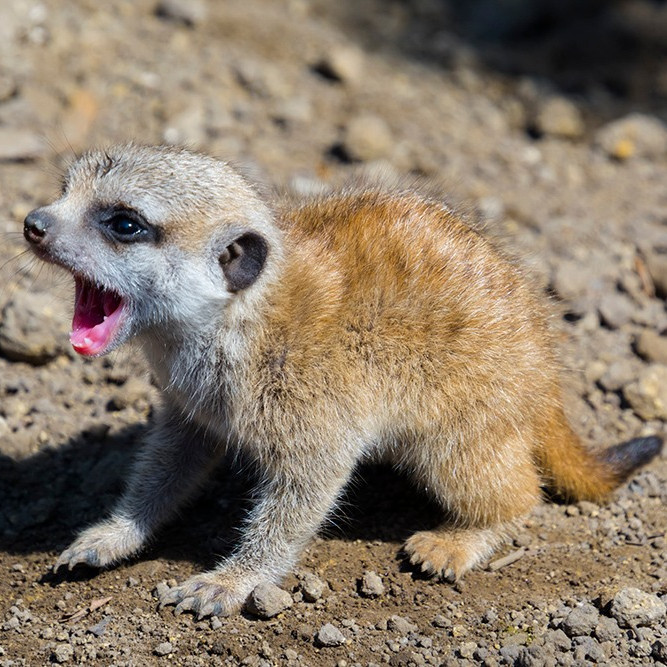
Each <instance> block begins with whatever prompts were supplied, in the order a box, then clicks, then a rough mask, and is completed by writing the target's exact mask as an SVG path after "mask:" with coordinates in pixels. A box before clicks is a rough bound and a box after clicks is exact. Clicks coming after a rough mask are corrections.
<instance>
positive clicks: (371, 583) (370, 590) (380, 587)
mask: <svg viewBox="0 0 667 667" xmlns="http://www.w3.org/2000/svg"><path fill="white" fill-rule="evenodd" d="M359 592H360V593H361V594H362V595H363V596H364V597H367V598H374V597H378V596H379V595H382V594H383V593H384V584H383V583H382V577H380V575H379V574H377V572H373V571H372V570H368V571H366V572H364V575H363V577H361V581H360V582H359Z"/></svg>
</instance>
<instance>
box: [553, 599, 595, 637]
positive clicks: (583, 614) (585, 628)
mask: <svg viewBox="0 0 667 667" xmlns="http://www.w3.org/2000/svg"><path fill="white" fill-rule="evenodd" d="M599 620H600V613H599V612H598V610H597V609H596V608H595V607H594V606H593V605H592V604H587V603H585V604H582V605H581V606H580V607H575V608H574V609H573V610H572V611H571V612H570V613H569V614H568V615H567V616H566V617H565V619H564V620H563V624H562V627H563V630H564V631H565V634H567V635H568V636H569V637H577V636H580V635H590V634H591V633H592V632H593V630H594V629H595V626H596V625H597V624H598V621H599Z"/></svg>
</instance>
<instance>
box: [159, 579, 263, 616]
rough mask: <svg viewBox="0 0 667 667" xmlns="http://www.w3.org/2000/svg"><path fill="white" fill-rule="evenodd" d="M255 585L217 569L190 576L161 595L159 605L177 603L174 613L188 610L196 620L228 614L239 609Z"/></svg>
mask: <svg viewBox="0 0 667 667" xmlns="http://www.w3.org/2000/svg"><path fill="white" fill-rule="evenodd" d="M254 586H255V584H254V583H251V582H248V581H245V580H244V579H243V578H232V577H231V576H225V575H222V574H220V573H217V572H204V573H202V574H197V575H195V576H194V577H190V578H189V579H188V580H186V581H184V582H183V583H182V584H180V585H178V586H174V588H170V589H169V590H167V591H165V592H164V593H162V594H161V595H160V607H165V606H167V605H176V607H175V609H174V614H176V615H178V614H182V613H183V612H184V611H190V612H192V613H193V614H196V615H197V619H201V618H205V617H207V616H229V615H231V614H233V613H235V612H237V611H239V610H240V609H241V607H242V605H243V603H244V602H245V601H246V598H247V597H248V595H250V592H251V591H252V589H253V588H254Z"/></svg>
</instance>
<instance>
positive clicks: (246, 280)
mask: <svg viewBox="0 0 667 667" xmlns="http://www.w3.org/2000/svg"><path fill="white" fill-rule="evenodd" d="M24 235H25V237H26V239H27V240H28V242H29V243H30V244H31V246H32V248H33V250H34V251H35V253H36V254H37V255H38V256H39V257H40V258H42V259H44V260H46V261H48V262H51V263H54V264H57V265H60V266H62V267H64V268H66V269H68V270H69V271H70V272H71V273H72V274H73V276H74V280H75V305H74V317H73V320H72V333H71V336H70V340H71V342H72V345H73V347H74V349H75V350H76V351H77V352H79V353H80V354H82V355H85V356H99V355H102V354H105V353H107V352H109V351H111V350H113V349H115V348H116V347H118V346H119V345H120V344H121V343H123V342H124V341H126V340H127V339H128V338H130V337H131V336H133V335H135V334H139V333H145V332H151V333H152V334H154V335H156V336H158V337H159V336H160V335H161V332H165V331H169V330H177V331H179V332H182V334H183V335H186V336H187V335H188V334H189V332H192V333H193V334H195V332H199V331H201V329H202V328H203V327H207V326H212V327H217V326H218V324H219V322H220V320H221V318H224V317H225V312H226V311H228V310H229V307H230V304H233V303H234V302H236V301H238V300H239V299H241V300H242V299H247V298H248V295H249V294H252V293H253V292H255V293H256V292H257V291H258V290H261V286H262V284H263V283H266V281H267V280H270V279H271V276H272V274H273V273H275V270H276V267H277V265H278V261H279V258H280V256H281V239H280V232H279V231H278V228H277V227H276V225H275V224H274V222H273V218H272V214H271V212H270V210H269V209H268V207H267V205H266V204H265V203H264V202H263V201H262V200H261V198H260V197H259V196H258V195H257V194H256V192H255V191H254V189H253V187H252V186H251V185H250V184H249V183H248V182H246V181H245V180H244V179H243V178H242V177H241V176H240V175H239V174H238V173H236V172H235V171H234V170H233V169H231V168H230V167H229V166H228V165H226V164H225V163H223V162H220V161H218V160H215V159H213V158H211V157H207V156H203V155H198V154H194V153H191V152H188V151H186V150H183V149H176V148H169V147H145V146H136V145H133V144H130V145H122V146H117V147H114V148H110V149H108V150H106V151H91V152H89V153H86V154H85V155H83V156H82V157H81V158H80V159H78V160H77V161H76V162H75V163H74V164H73V165H72V166H71V168H70V169H69V170H68V172H67V174H66V176H65V179H64V183H63V190H62V195H61V197H60V198H59V199H58V200H57V201H55V202H53V203H52V204H49V205H48V206H44V207H42V208H38V209H35V210H34V211H32V212H31V213H30V214H29V215H28V216H27V217H26V219H25V223H24Z"/></svg>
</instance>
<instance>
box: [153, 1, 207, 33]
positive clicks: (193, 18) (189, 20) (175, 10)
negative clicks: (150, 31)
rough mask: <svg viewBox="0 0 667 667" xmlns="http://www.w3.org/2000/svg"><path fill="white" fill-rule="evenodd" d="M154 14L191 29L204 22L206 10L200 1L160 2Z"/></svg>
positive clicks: (203, 3) (205, 6) (204, 4)
mask: <svg viewBox="0 0 667 667" xmlns="http://www.w3.org/2000/svg"><path fill="white" fill-rule="evenodd" d="M155 14H156V16H159V17H160V18H162V19H165V20H167V21H172V22H174V23H181V24H183V25H186V26H188V27H193V26H195V25H198V24H200V23H203V22H204V21H205V20H206V17H207V15H208V9H207V5H206V3H205V2H203V1H202V0H161V1H160V3H159V4H158V6H157V7H156V8H155Z"/></svg>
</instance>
